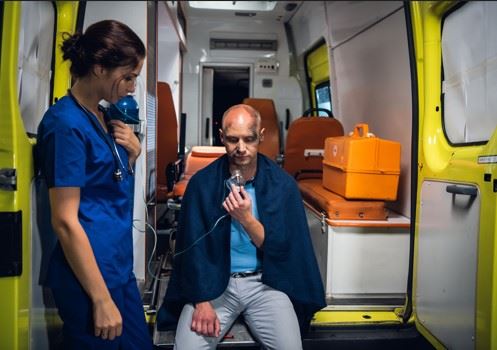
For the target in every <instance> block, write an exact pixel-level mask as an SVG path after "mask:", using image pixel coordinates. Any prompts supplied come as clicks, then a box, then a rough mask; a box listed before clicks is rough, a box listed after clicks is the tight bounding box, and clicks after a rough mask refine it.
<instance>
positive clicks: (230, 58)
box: [182, 17, 302, 146]
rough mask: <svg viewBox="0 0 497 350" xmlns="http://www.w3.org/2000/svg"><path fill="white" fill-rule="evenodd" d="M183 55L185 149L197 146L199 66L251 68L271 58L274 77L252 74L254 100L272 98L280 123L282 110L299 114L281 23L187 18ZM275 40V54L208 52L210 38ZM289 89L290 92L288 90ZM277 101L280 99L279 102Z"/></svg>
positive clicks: (245, 51) (269, 74) (297, 97)
mask: <svg viewBox="0 0 497 350" xmlns="http://www.w3.org/2000/svg"><path fill="white" fill-rule="evenodd" d="M188 21H189V22H188V31H187V35H188V37H187V53H186V54H185V56H184V61H183V87H182V89H183V90H182V91H183V106H182V110H183V112H186V113H187V134H186V145H187V146H193V145H198V144H200V141H201V134H200V130H201V128H200V127H199V123H200V121H201V118H200V104H199V103H200V96H199V94H200V93H201V89H200V82H201V77H200V74H201V69H200V65H201V64H202V65H204V66H208V65H209V64H215V65H219V64H227V65H229V64H233V63H235V64H247V65H255V63H256V62H257V60H258V59H264V58H274V59H276V60H278V62H279V70H278V73H276V74H274V73H255V76H254V79H253V84H254V85H253V87H252V89H251V91H252V92H253V96H254V97H263V98H273V99H274V100H275V105H276V111H277V114H278V117H279V119H280V120H282V121H283V120H284V118H285V109H286V108H290V110H291V113H292V115H300V114H301V113H302V106H301V104H302V103H301V100H302V97H301V93H300V90H299V89H295V88H294V87H297V86H298V85H296V81H294V79H293V78H290V77H289V55H288V45H287V40H286V34H285V30H284V26H283V23H281V22H277V21H268V20H260V19H254V18H251V19H244V18H241V19H240V18H236V19H235V18H217V19H208V18H204V17H202V18H200V17H190V18H189V19H188ZM211 37H215V38H220V37H226V38H238V39H247V38H254V39H263V38H266V39H277V40H278V50H277V51H276V52H273V53H271V52H266V51H248V50H211V49H210V45H209V43H210V41H209V40H210V38H211ZM263 78H271V79H273V87H272V88H263V87H262V79H263ZM288 87H290V88H288ZM280 97H284V98H282V99H280Z"/></svg>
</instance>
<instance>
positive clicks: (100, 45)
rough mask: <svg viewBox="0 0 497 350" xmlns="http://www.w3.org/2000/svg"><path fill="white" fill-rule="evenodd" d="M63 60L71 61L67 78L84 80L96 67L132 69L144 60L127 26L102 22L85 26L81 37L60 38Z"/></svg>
mask: <svg viewBox="0 0 497 350" xmlns="http://www.w3.org/2000/svg"><path fill="white" fill-rule="evenodd" d="M63 39H64V42H63V43H62V46H61V49H62V52H63V55H62V57H63V59H64V60H70V61H71V69H70V71H71V74H72V75H73V76H74V77H76V78H79V77H84V76H86V75H87V74H88V73H89V72H90V71H91V69H92V67H93V66H94V65H96V64H98V65H101V66H102V67H103V68H106V69H114V68H117V67H132V68H134V67H136V66H137V65H138V63H139V62H140V61H141V60H142V59H143V58H144V57H145V45H143V42H142V41H141V39H140V38H139V37H138V35H136V33H135V32H133V31H132V30H131V28H129V27H128V26H127V25H125V24H123V23H121V22H118V21H114V20H105V21H100V22H97V23H94V24H92V25H91V26H89V27H88V28H87V29H86V31H85V32H84V34H81V33H75V34H73V35H71V34H69V33H64V34H63Z"/></svg>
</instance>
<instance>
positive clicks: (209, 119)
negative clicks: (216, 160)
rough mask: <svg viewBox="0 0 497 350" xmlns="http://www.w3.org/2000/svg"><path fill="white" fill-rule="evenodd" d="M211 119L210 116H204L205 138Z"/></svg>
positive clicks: (208, 131) (208, 132) (208, 133)
mask: <svg viewBox="0 0 497 350" xmlns="http://www.w3.org/2000/svg"><path fill="white" fill-rule="evenodd" d="M210 121H211V118H206V119H205V138H206V139H208V138H209V135H210V128H209V127H210V125H211V123H210Z"/></svg>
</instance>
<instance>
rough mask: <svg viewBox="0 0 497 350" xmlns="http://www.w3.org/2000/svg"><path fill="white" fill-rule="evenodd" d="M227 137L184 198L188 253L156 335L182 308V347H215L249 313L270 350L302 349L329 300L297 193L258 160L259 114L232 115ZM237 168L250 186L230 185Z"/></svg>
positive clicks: (242, 108) (238, 109) (183, 235)
mask: <svg viewBox="0 0 497 350" xmlns="http://www.w3.org/2000/svg"><path fill="white" fill-rule="evenodd" d="M220 136H221V140H222V142H223V144H224V146H225V148H226V155H225V156H223V157H221V158H219V159H218V160H216V161H215V162H213V163H212V164H210V165H209V166H207V167H206V168H204V169H202V170H201V171H199V172H197V173H196V174H195V175H194V176H193V177H192V178H191V180H190V182H189V184H188V187H187V190H186V192H185V196H184V197H183V202H182V209H181V213H180V219H179V228H178V235H177V237H178V239H177V243H176V249H177V250H176V251H177V252H180V253H181V254H179V253H177V255H176V256H175V260H174V270H173V275H172V277H171V281H170V283H169V286H168V291H167V293H166V297H165V300H164V303H163V304H162V306H161V309H160V310H159V315H158V321H157V322H158V328H159V329H160V330H161V329H164V330H165V329H168V328H170V325H171V324H172V323H174V322H175V321H176V317H175V316H177V314H178V312H179V311H181V312H180V316H179V320H178V323H177V330H176V339H175V348H176V349H180V350H181V349H215V348H216V346H217V344H218V343H219V341H220V340H222V338H223V337H224V335H225V334H226V332H227V331H228V330H229V328H230V327H231V325H232V324H233V322H235V320H236V319H237V317H238V316H239V315H242V316H243V318H244V320H245V322H246V323H247V326H248V327H249V328H250V331H251V333H252V334H253V335H254V336H255V338H256V339H257V340H258V341H259V342H260V343H261V344H262V345H263V346H264V347H265V348H267V349H285V350H286V349H302V341H301V333H302V332H305V330H306V329H307V328H308V326H309V323H310V319H311V318H312V315H313V314H314V312H315V311H317V310H319V309H320V308H322V307H324V306H325V302H324V291H323V286H322V283H321V278H320V275H319V271H318V267H317V263H316V259H315V256H314V252H313V250H312V245H311V242H310V238H309V230H308V227H307V221H306V217H305V214H304V209H303V205H302V199H301V197H300V194H299V191H298V189H297V186H296V184H295V181H294V180H293V178H291V177H290V176H289V175H287V174H286V173H285V172H284V171H283V170H282V169H281V168H279V167H278V166H277V165H276V164H275V163H274V162H273V161H271V160H269V159H268V158H266V157H265V156H264V155H261V154H259V153H258V148H259V144H260V142H262V141H263V139H264V129H261V119H260V115H259V113H258V112H257V111H256V110H255V109H253V108H252V107H250V106H248V105H236V106H233V107H231V108H229V109H228V110H227V111H226V112H225V113H224V115H223V120H222V129H221V130H220ZM235 170H238V171H239V172H240V173H241V175H242V176H243V178H244V179H245V180H247V182H246V184H245V185H244V186H241V187H239V188H235V187H234V186H233V185H231V187H228V186H227V185H226V180H227V179H228V178H229V177H230V175H231V174H233V173H234V172H235ZM220 218H221V219H220ZM216 222H217V224H216ZM206 233H209V234H207V235H206ZM175 314H176V315H175ZM301 331H302V332H301Z"/></svg>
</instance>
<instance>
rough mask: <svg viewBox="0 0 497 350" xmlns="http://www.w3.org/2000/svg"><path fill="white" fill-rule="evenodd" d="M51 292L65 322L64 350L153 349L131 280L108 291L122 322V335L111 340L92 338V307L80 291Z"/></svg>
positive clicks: (62, 289)
mask: <svg viewBox="0 0 497 350" xmlns="http://www.w3.org/2000/svg"><path fill="white" fill-rule="evenodd" d="M52 292H53V296H54V300H55V304H56V306H57V308H58V311H59V315H60V317H61V319H62V321H63V322H64V326H63V336H64V340H63V347H62V348H63V349H72V350H83V349H85V350H89V349H95V350H96V349H98V350H100V349H102V350H104V349H105V350H111V349H113V350H114V349H116V350H117V349H121V350H135V349H137V350H138V349H140V350H142V349H145V350H146V349H152V339H151V336H150V333H149V331H148V328H147V324H146V321H145V314H144V312H143V303H142V300H141V297H140V292H139V291H138V286H137V284H136V279H134V278H132V279H130V280H129V281H128V283H127V284H125V285H124V286H122V287H119V288H114V289H110V290H109V292H110V294H111V296H112V299H113V300H114V303H115V304H116V306H117V308H118V309H119V312H120V313H121V317H122V319H123V332H122V335H121V336H120V337H116V338H114V340H104V339H102V338H100V337H96V336H95V333H94V323H93V311H92V303H91V300H90V298H89V297H88V295H87V294H86V292H85V291H84V290H83V289H82V288H79V289H74V290H73V289H66V288H52Z"/></svg>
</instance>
